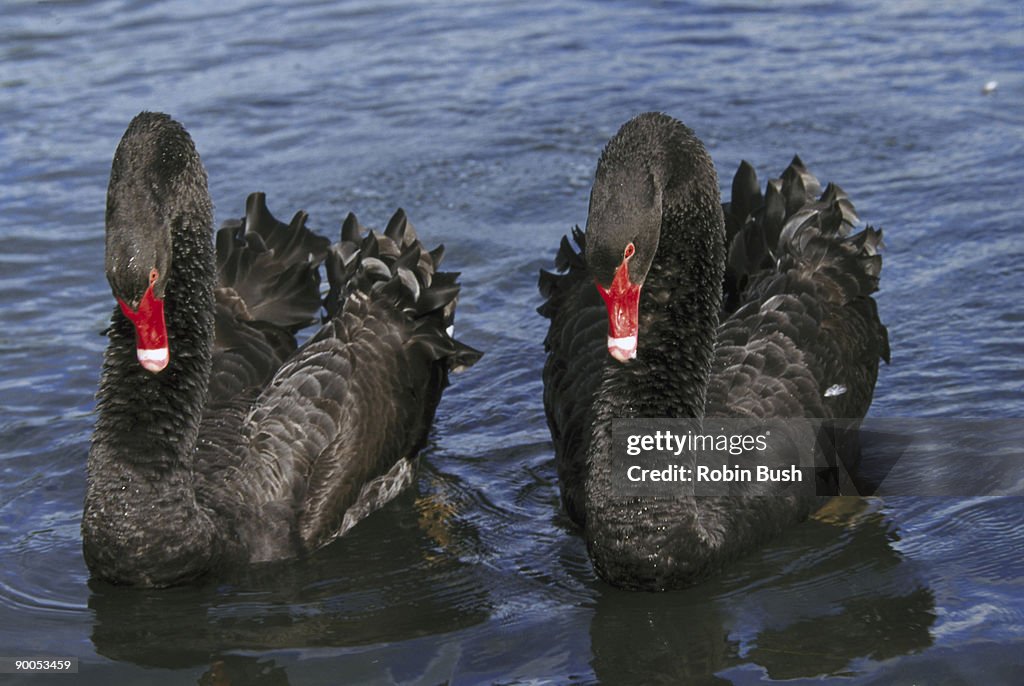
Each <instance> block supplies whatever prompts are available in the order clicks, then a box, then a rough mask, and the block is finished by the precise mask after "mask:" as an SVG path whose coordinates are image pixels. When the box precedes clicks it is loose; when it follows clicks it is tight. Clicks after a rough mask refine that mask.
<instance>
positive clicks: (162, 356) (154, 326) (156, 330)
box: [117, 284, 171, 374]
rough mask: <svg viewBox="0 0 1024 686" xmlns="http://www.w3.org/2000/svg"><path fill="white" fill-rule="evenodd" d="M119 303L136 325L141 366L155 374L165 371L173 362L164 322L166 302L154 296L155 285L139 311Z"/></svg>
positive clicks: (136, 338)
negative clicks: (168, 364)
mask: <svg viewBox="0 0 1024 686" xmlns="http://www.w3.org/2000/svg"><path fill="white" fill-rule="evenodd" d="M117 303H118V304H119V305H120V306H121V311H122V312H124V316H126V317H128V319H130V320H131V322H132V324H134V325H135V354H136V356H137V357H138V358H139V364H141V365H142V366H143V367H144V368H146V369H147V370H149V371H151V372H153V373H154V374H155V373H157V372H159V371H163V369H164V368H165V367H166V366H167V363H168V362H170V361H171V355H170V351H169V349H168V347H167V324H166V323H165V322H164V301H163V300H161V299H160V298H157V297H156V296H155V295H153V285H152V284H150V286H149V288H147V289H146V293H145V295H143V296H142V302H140V303H139V309H138V310H133V309H132V308H130V307H128V305H126V304H125V303H124V301H123V300H121V299H120V298H118V299H117Z"/></svg>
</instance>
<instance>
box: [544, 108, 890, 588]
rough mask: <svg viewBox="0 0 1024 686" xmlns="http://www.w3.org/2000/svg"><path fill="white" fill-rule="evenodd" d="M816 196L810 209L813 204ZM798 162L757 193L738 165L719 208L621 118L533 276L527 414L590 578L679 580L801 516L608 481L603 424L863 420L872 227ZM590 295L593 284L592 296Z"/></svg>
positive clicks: (691, 172) (672, 133)
mask: <svg viewBox="0 0 1024 686" xmlns="http://www.w3.org/2000/svg"><path fill="white" fill-rule="evenodd" d="M819 193H820V197H819ZM855 221H856V215H855V214H854V210H853V206H852V204H851V203H850V201H849V199H848V198H847V196H846V194H845V193H844V192H843V191H842V190H841V189H840V188H839V187H838V186H835V185H830V186H828V187H827V188H826V189H825V190H824V192H821V188H820V185H819V184H818V181H817V180H816V179H815V178H814V177H813V176H811V175H810V174H809V173H808V172H807V171H806V169H804V166H803V164H802V163H801V162H800V160H799V158H796V159H794V161H793V163H792V164H791V165H790V166H789V168H788V169H786V171H785V172H784V173H783V175H782V178H781V179H780V180H773V181H770V182H769V183H768V187H767V192H766V193H765V194H764V195H763V196H762V194H761V191H760V187H759V185H758V181H757V177H756V175H755V173H754V170H753V168H752V167H751V166H750V165H749V164H747V163H746V162H744V163H743V164H742V165H741V166H740V168H739V171H738V172H737V173H736V177H735V179H734V181H733V186H732V201H731V202H730V203H727V204H725V205H722V204H721V201H720V196H719V189H718V180H717V176H716V174H715V170H714V166H713V164H712V162H711V158H710V157H709V155H708V154H707V152H706V151H705V149H704V146H703V144H702V143H701V142H700V141H699V140H698V139H697V137H696V136H695V135H694V133H693V132H692V131H691V130H690V129H689V128H687V127H686V126H685V125H683V124H682V123H681V122H679V121H677V120H675V119H673V118H671V117H669V116H667V115H664V114H658V113H647V114H641V115H639V116H637V117H635V118H634V119H632V120H631V121H629V122H627V123H626V124H625V125H623V126H622V128H621V129H620V130H619V132H618V133H617V134H616V135H615V136H614V137H613V138H612V139H611V141H609V143H608V145H607V146H606V147H605V149H604V152H603V153H602V155H601V158H600V161H599V162H598V164H597V171H596V173H595V178H594V185H593V189H592V191H591V195H590V210H589V215H588V218H587V229H586V232H585V233H584V232H582V231H580V230H579V229H578V228H577V229H576V230H575V231H574V232H573V236H574V238H575V242H576V243H577V245H578V246H579V252H577V251H576V249H574V248H573V246H572V244H571V243H570V242H569V240H568V238H563V239H562V246H561V249H560V250H559V252H558V257H557V259H556V268H557V270H558V273H548V272H544V271H542V272H541V278H540V288H541V293H542V294H543V295H544V296H545V297H546V301H545V303H544V305H542V306H541V308H540V310H539V311H540V313H541V314H542V315H544V316H545V317H548V318H550V320H551V321H550V328H549V331H548V335H547V338H546V340H545V348H546V350H547V353H548V356H547V361H546V364H545V366H544V406H545V410H546V414H547V420H548V426H549V427H550V429H551V435H552V439H553V442H554V446H555V456H556V463H557V468H558V475H559V481H560V486H561V493H562V501H563V504H564V506H565V508H566V510H567V512H568V514H569V515H570V517H571V518H572V519H573V521H574V522H576V523H577V524H578V525H580V526H581V527H582V529H583V533H584V537H585V539H586V542H587V549H588V552H589V554H590V558H591V560H592V561H593V564H594V567H595V569H596V570H597V572H598V574H599V575H600V576H601V577H602V578H604V579H605V580H607V581H608V582H610V583H612V584H614V585H618V586H622V587H626V588H637V589H650V590H660V589H666V588H676V587H683V586H687V585H691V584H693V583H696V582H698V581H700V580H701V579H703V578H705V577H706V576H708V575H709V574H711V573H713V572H714V571H715V570H717V569H719V568H720V567H721V566H722V565H723V564H724V563H725V562H727V561H729V560H730V559H733V558H735V557H737V556H738V555H740V554H742V553H744V552H747V551H749V550H750V549H752V548H753V547H755V546H756V545H757V544H759V543H760V542H762V541H764V540H766V539H767V538H769V537H770V536H771V535H773V534H775V533H776V532H778V531H780V530H781V529H783V528H784V527H786V526H787V525H789V524H791V523H793V522H797V521H800V520H802V519H805V518H806V517H807V516H808V515H809V514H810V512H811V511H812V510H813V509H814V508H815V507H816V506H817V505H818V504H820V499H819V498H817V497H814V496H810V497H748V498H738V497H728V498H720V497H693V496H691V497H689V498H686V497H676V498H671V497H669V498H666V497H663V496H662V497H656V496H653V495H652V496H636V497H629V496H626V495H623V494H622V493H621V491H618V492H616V491H614V489H613V488H612V479H613V475H612V474H611V467H610V462H611V458H610V449H611V446H610V444H611V440H612V439H611V427H610V425H611V420H612V419H614V418H644V417H649V418H657V417H693V418H702V417H820V418H863V416H864V414H865V413H866V412H867V409H868V406H869V405H870V403H871V397H872V393H873V391H874V385H875V380H876V378H877V376H878V365H879V359H880V358H881V359H884V360H886V361H888V356H889V344H888V333H887V331H886V329H885V327H884V326H883V325H882V324H881V322H880V321H879V318H878V313H877V309H876V305H875V301H874V299H873V298H872V297H871V293H873V292H874V291H876V290H877V287H878V277H879V273H880V271H881V257H880V256H879V255H878V249H879V247H880V244H881V232H880V231H876V230H875V229H872V228H871V227H867V228H865V229H864V230H863V231H861V232H859V233H857V234H855V235H851V229H852V226H853V223H854V222H855ZM595 282H596V283H595Z"/></svg>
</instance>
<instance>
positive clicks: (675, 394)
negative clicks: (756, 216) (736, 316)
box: [588, 114, 725, 419]
mask: <svg viewBox="0 0 1024 686" xmlns="http://www.w3.org/2000/svg"><path fill="white" fill-rule="evenodd" d="M651 183H653V184H654V188H653V190H649V189H648V186H649V185H650V184H651ZM616 193H617V194H618V195H626V196H629V195H634V196H646V197H654V198H658V199H659V200H660V203H659V205H658V207H657V211H656V214H657V219H658V221H657V222H656V223H655V228H654V229H651V230H649V232H648V233H650V234H654V235H644V234H643V233H641V239H640V240H642V241H643V242H644V243H647V244H653V245H656V251H654V255H653V258H651V259H650V267H649V269H648V270H647V272H646V274H645V275H644V279H643V290H642V292H641V296H640V311H639V319H640V322H639V345H638V356H637V359H636V360H635V361H634V362H631V363H628V364H618V363H614V362H611V361H609V363H608V364H606V369H605V378H604V381H603V384H602V390H601V392H599V393H598V397H597V405H598V407H597V408H596V409H597V415H598V417H599V419H600V418H606V419H610V418H614V417H620V418H622V417H701V416H703V414H704V399H705V393H706V390H707V384H708V380H709V378H710V373H711V360H712V357H713V354H714V346H715V339H716V332H717V328H718V321H719V313H720V309H721V301H722V280H723V277H724V273H725V228H724V227H725V222H724V218H723V215H722V206H721V202H720V198H719V191H718V177H717V175H716V174H715V169H714V165H713V163H712V161H711V158H710V156H709V155H708V154H707V151H706V150H705V149H704V146H703V145H702V144H701V142H700V141H699V140H698V139H697V138H696V136H695V135H694V134H693V132H692V131H691V130H690V129H688V128H687V127H685V126H684V125H683V124H682V123H680V122H678V121H676V120H674V119H672V118H671V117H668V116H666V115H658V114H654V115H642V117H638V118H637V119H634V120H633V121H631V122H629V123H628V124H627V125H626V126H624V127H623V129H622V130H621V131H620V132H619V134H617V135H616V137H615V138H613V139H612V141H611V142H609V144H608V147H607V148H606V149H605V152H604V154H603V155H602V157H601V162H600V163H599V165H598V172H597V180H596V181H595V191H594V196H600V197H599V202H598V203H597V204H599V205H601V206H602V207H612V208H613V210H612V212H611V216H612V217H615V216H616V215H618V214H620V213H621V209H620V208H623V207H625V208H631V207H632V206H634V205H636V204H640V205H643V203H636V202H635V201H633V200H629V199H628V198H627V199H617V198H615V195H616ZM605 198H607V200H606V199H605ZM591 207H592V211H593V210H594V207H595V203H594V202H593V201H592V204H591ZM645 214H646V213H645ZM636 215H637V212H629V214H628V215H626V219H624V220H623V219H621V218H620V219H619V220H618V221H615V222H610V221H609V220H607V219H605V218H604V217H600V218H599V219H598V221H597V222H596V223H595V228H596V229H597V230H598V232H599V234H600V235H599V236H598V241H600V242H603V243H609V244H610V243H612V242H613V240H614V238H611V237H610V236H612V235H613V234H612V232H613V231H614V230H615V229H618V233H619V235H621V234H622V233H627V234H628V232H629V228H628V227H633V226H641V227H642V226H643V225H644V224H645V221H646V216H640V217H637V216H636ZM634 218H636V219H635V220H634ZM592 219H593V217H592ZM613 224H618V225H619V226H615V227H613ZM623 226H625V227H627V230H626V231H622V228H621V227H623ZM633 230H639V231H641V232H642V231H644V229H643V228H641V229H633ZM620 240H621V241H625V240H632V238H631V237H630V236H628V235H627V237H626V238H625V239H620ZM589 250H590V234H589V232H588V251H589ZM616 250H618V254H620V255H621V250H620V249H618V248H617V247H616V248H612V249H611V252H612V253H615V251H616ZM641 250H642V248H641V243H640V241H639V240H638V244H637V252H638V254H639V253H640V252H641ZM588 259H589V257H588Z"/></svg>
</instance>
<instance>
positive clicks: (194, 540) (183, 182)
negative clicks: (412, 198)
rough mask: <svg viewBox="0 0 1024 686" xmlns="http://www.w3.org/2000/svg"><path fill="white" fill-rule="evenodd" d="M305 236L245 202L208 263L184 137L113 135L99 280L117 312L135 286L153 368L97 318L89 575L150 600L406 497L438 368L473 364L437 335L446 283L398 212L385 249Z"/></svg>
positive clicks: (207, 234) (198, 180)
mask: <svg viewBox="0 0 1024 686" xmlns="http://www.w3.org/2000/svg"><path fill="white" fill-rule="evenodd" d="M305 223H306V215H305V213H302V212H300V213H298V214H296V215H295V217H294V219H293V220H292V221H291V222H290V223H289V224H284V223H282V222H279V221H278V220H277V219H275V218H274V217H273V215H271V213H270V212H269V210H267V207H266V204H265V199H264V196H263V194H261V193H254V194H252V195H251V196H250V197H249V199H248V201H247V203H246V215H245V217H243V218H242V219H241V220H240V221H235V222H228V223H227V224H225V226H224V228H222V229H221V230H220V231H219V232H218V234H217V238H216V249H215V247H214V241H213V240H212V238H213V236H212V234H213V224H212V208H211V203H210V198H209V194H208V191H207V184H206V173H205V171H204V169H203V166H202V163H201V161H200V159H199V156H198V153H197V152H196V151H195V147H194V145H193V144H192V141H191V138H190V137H189V135H188V133H187V132H186V131H185V130H184V128H182V127H181V126H180V124H178V123H177V122H175V121H173V120H172V119H170V118H169V117H167V116H166V115H162V114H154V113H142V114H140V115H139V116H138V117H136V118H135V119H134V120H133V121H132V123H131V124H130V125H129V127H128V130H127V131H126V133H125V135H124V137H123V138H122V140H121V143H120V145H119V146H118V150H117V153H116V154H115V159H114V164H113V169H112V172H111V181H110V188H109V191H108V211H107V272H108V279H109V280H110V282H111V287H112V289H113V290H114V294H115V296H116V297H117V298H119V299H120V300H122V301H123V302H126V303H129V305H131V306H132V307H134V306H135V303H138V302H139V300H140V298H142V297H143V296H142V292H143V290H145V288H146V287H147V277H146V274H149V282H148V283H152V286H151V287H152V289H153V292H154V294H157V292H158V291H159V294H158V295H162V296H163V297H164V302H165V307H166V328H167V334H168V339H169V343H168V347H169V350H170V361H169V363H168V364H167V366H166V368H165V369H163V370H162V371H160V372H159V373H153V372H151V371H147V369H143V368H142V367H141V366H140V364H139V362H138V361H137V360H136V351H135V347H136V345H135V331H134V329H133V324H132V322H131V321H129V319H128V318H127V317H126V316H125V315H124V314H123V313H122V311H121V310H120V309H115V311H114V314H113V320H112V324H111V327H110V331H109V336H110V345H109V347H108V349H107V353H106V356H105V358H104V365H103V373H102V376H101V380H100V389H99V393H98V418H97V423H96V429H95V432H94V435H93V443H92V448H91V450H90V454H89V478H88V491H87V495H86V502H85V512H84V515H83V519H82V535H83V548H84V553H85V559H86V562H87V563H88V566H89V568H90V570H91V571H92V573H93V575H94V576H96V577H99V578H103V579H106V580H109V581H112V582H115V583H124V584H133V585H142V586H168V585H172V584H177V583H183V582H188V581H190V580H192V579H196V578H199V577H202V576H204V575H207V574H210V573H217V572H220V571H223V570H225V569H227V568H229V567H232V566H237V565H240V564H246V563H250V562H260V561H268V560H275V559H281V558H286V557H292V556H296V555H301V554H304V553H308V552H311V551H313V550H315V549H317V548H318V547H320V546H323V545H325V544H326V543H328V542H330V541H331V540H333V539H334V538H336V537H337V536H340V535H341V534H343V533H344V532H345V531H346V530H347V529H348V528H349V527H351V526H352V525H353V524H355V523H356V522H357V521H358V520H359V519H361V518H362V517H365V516H366V515H367V514H369V513H370V512H372V511H373V510H375V509H377V508H379V507H380V506H381V505H383V504H384V503H386V502H388V500H390V499H391V498H393V497H394V496H395V495H397V493H398V492H399V491H400V490H401V489H402V488H403V487H404V486H406V485H408V483H409V482H410V480H411V478H412V464H411V460H413V458H414V457H415V456H416V453H417V451H418V450H419V449H420V448H421V447H422V446H423V444H424V442H425V440H426V437H427V433H428V431H429V428H430V425H431V422H432V420H433V416H434V411H435V408H436V407H437V404H438V402H439V400H440V398H441V394H442V391H443V390H444V388H445V386H446V385H447V379H448V373H449V371H450V370H452V369H453V368H456V367H463V366H468V365H471V364H472V363H473V362H475V361H476V359H478V357H479V353H478V352H477V351H475V350H473V349H471V348H469V347H467V346H465V345H463V344H461V343H459V342H457V341H455V340H454V339H453V338H452V336H451V334H450V331H451V326H452V322H453V318H454V309H455V299H456V295H457V293H458V286H457V284H456V282H455V277H456V276H457V275H455V274H450V273H444V272H438V271H437V267H438V263H439V260H440V251H436V250H435V251H433V252H430V251H427V250H426V249H425V248H424V247H423V246H422V244H421V243H420V242H419V240H418V239H417V237H416V233H415V231H414V230H413V228H412V226H411V225H410V224H409V223H408V220H407V219H406V218H405V214H404V212H402V211H401V210H399V211H398V212H397V213H396V214H395V216H394V218H393V219H392V222H391V224H390V225H389V228H388V231H387V232H385V234H384V235H383V236H381V235H378V234H375V233H373V232H370V233H369V234H367V235H366V236H363V235H362V230H361V229H360V228H359V227H358V222H356V221H355V218H354V217H352V216H350V218H349V220H347V221H346V222H345V229H344V231H343V234H344V235H343V240H342V241H341V242H340V243H338V244H335V245H330V244H329V241H328V240H327V239H325V238H322V237H320V236H317V235H316V234H314V233H313V232H311V231H310V230H309V229H307V228H306V226H305ZM325 263H326V268H327V275H328V281H329V293H328V296H327V298H326V300H324V301H322V300H321V293H320V269H321V267H322V266H323V265H324V264H325ZM154 265H156V266H154ZM151 268H152V269H153V271H150V269H151ZM155 275H159V276H155ZM154 278H155V279H156V281H155V283H153V279H154ZM322 306H323V307H324V309H325V311H326V314H325V315H324V317H323V324H322V326H321V328H320V329H319V331H317V332H316V333H314V334H313V335H312V336H311V337H310V338H309V340H307V341H306V342H305V343H303V344H302V345H301V346H299V345H297V342H296V338H295V334H296V332H297V331H298V330H300V329H301V328H303V327H304V326H306V325H309V324H312V323H314V322H315V320H316V319H317V317H318V315H319V313H320V312H321V307H322ZM140 359H141V358H140Z"/></svg>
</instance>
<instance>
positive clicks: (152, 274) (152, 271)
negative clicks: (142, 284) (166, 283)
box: [149, 269, 160, 286]
mask: <svg viewBox="0 0 1024 686" xmlns="http://www.w3.org/2000/svg"><path fill="white" fill-rule="evenodd" d="M159 276H160V274H159V272H157V270H156V269H150V270H149V285H150V286H152V285H153V284H155V283H156V280H157V278H158V277H159Z"/></svg>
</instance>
